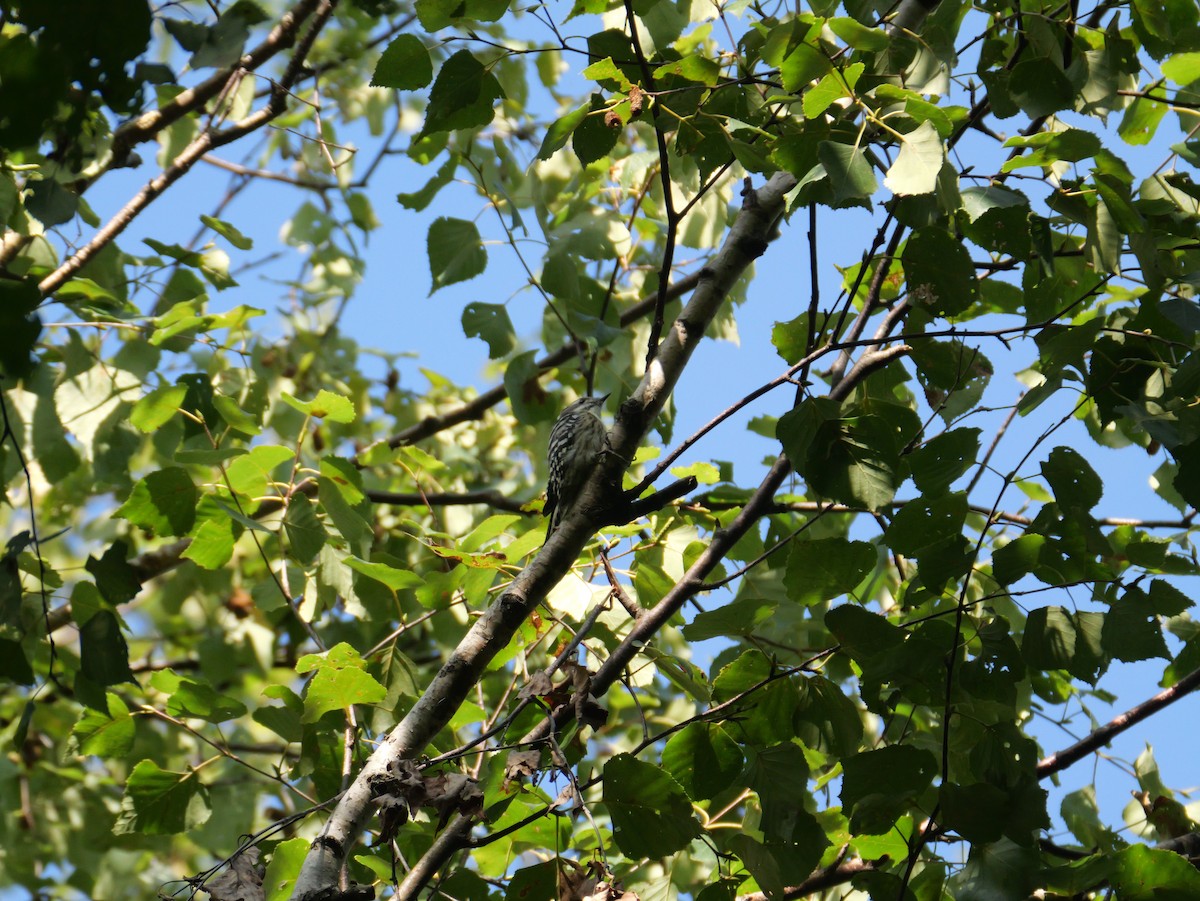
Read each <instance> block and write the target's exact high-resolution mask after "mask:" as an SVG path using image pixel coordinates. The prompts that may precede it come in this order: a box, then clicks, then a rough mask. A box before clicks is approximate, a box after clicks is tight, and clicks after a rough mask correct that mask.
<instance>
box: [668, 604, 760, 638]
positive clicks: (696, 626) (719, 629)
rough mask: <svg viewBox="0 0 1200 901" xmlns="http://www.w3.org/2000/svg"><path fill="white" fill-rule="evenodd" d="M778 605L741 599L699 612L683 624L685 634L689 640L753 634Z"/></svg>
mask: <svg viewBox="0 0 1200 901" xmlns="http://www.w3.org/2000/svg"><path fill="white" fill-rule="evenodd" d="M778 607H779V603H778V602H777V601H772V600H767V599H765V598H741V599H738V600H735V601H733V602H731V603H729V604H725V605H724V606H722V607H718V608H717V609H716V610H706V611H704V612H703V613H698V614H696V618H695V619H694V620H692V621H691V622H690V623H688V624H687V625H686V626H684V627H683V635H684V637H685V638H687V640H688V641H706V640H707V639H709V638H716V637H718V636H722V635H725V636H734V635H753V634H754V632H755V631H757V629H758V628H759V626H761V625H762V624H763V623H765V622H768V621H769V620H770V619H771V617H772V616H774V615H775V611H776V610H777V609H778Z"/></svg>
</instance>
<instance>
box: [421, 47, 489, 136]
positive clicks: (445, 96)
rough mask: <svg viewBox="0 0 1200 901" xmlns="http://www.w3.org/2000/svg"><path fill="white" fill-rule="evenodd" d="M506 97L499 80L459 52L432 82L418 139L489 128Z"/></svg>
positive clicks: (468, 54) (445, 64)
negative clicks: (482, 127)
mask: <svg viewBox="0 0 1200 901" xmlns="http://www.w3.org/2000/svg"><path fill="white" fill-rule="evenodd" d="M503 96H504V91H503V90H502V89H501V87H500V82H498V81H497V80H496V76H495V75H493V74H492V73H491V72H490V71H488V70H487V69H485V68H484V66H483V64H482V63H480V62H479V60H477V59H476V58H475V57H474V56H472V55H471V52H470V51H469V50H459V51H458V52H457V53H455V54H454V55H453V56H451V57H450V58H449V59H448V60H446V62H444V63H443V64H442V68H441V70H440V71H439V72H438V74H437V78H436V79H435V80H434V82H433V88H432V89H431V90H430V92H429V105H428V106H427V107H426V108H425V125H424V126H423V127H422V129H421V132H420V135H419V137H425V136H427V135H432V134H437V133H438V132H444V131H454V130H455V129H459V128H478V127H480V126H483V125H487V124H488V123H490V122H491V121H492V119H493V118H494V117H495V110H494V109H493V105H494V104H495V102H496V101H497V100H499V99H500V98H501V97H503Z"/></svg>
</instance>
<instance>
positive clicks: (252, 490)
mask: <svg viewBox="0 0 1200 901" xmlns="http://www.w3.org/2000/svg"><path fill="white" fill-rule="evenodd" d="M295 457H296V455H295V452H294V451H292V450H291V449H290V448H287V447H281V446H279V445H277V444H263V445H259V446H258V447H256V448H254V449H253V450H251V451H250V453H248V454H244V455H243V456H240V457H238V458H237V459H236V460H234V461H232V462H231V463H230V464H229V465H228V466H227V467H226V468H225V476H226V478H227V479H228V480H229V487H230V488H232V489H233V490H234V491H236V492H237V493H238V494H244V495H246V496H247V497H249V498H250V499H252V500H257V499H259V498H261V497H263V496H264V495H266V493H267V485H268V483H269V482H270V481H273V473H274V471H275V469H276V468H277V467H279V466H280V465H281V464H283V463H284V462H287V461H290V460H294V459H295ZM285 478H286V476H285Z"/></svg>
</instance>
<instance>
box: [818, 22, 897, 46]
mask: <svg viewBox="0 0 1200 901" xmlns="http://www.w3.org/2000/svg"><path fill="white" fill-rule="evenodd" d="M826 24H827V25H828V26H829V30H830V31H832V32H833V33H834V34H836V35H837V36H838V37H839V38H841V39H842V40H843V41H845V42H846V43H847V44H849V45H850V46H851V47H853V48H854V49H855V50H867V51H871V52H874V51H878V50H886V49H887V48H888V47H889V46H891V43H892V39H891V38H890V37H888V35H887V33H886V32H885V31H883V29H881V28H868V27H867V26H866V25H863V24H862V23H861V22H859V21H858V20H857V19H852V18H850V17H849V16H835V17H834V18H832V19H830V20H829V21H828V22H827V23H826Z"/></svg>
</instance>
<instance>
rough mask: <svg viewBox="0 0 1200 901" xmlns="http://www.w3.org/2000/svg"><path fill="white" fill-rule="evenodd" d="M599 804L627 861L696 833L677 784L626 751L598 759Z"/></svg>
mask: <svg viewBox="0 0 1200 901" xmlns="http://www.w3.org/2000/svg"><path fill="white" fill-rule="evenodd" d="M604 804H605V806H606V807H607V808H608V812H609V815H610V816H611V817H612V823H613V838H614V839H615V841H616V843H617V847H618V848H620V849H621V853H623V854H624V855H625V856H626V857H629V858H631V859H633V860H638V859H640V858H643V857H650V858H658V857H666V856H667V855H668V854H674V853H675V852H676V851H681V850H683V849H684V848H686V847H687V846H688V845H689V844H690V843H691V841H692V839H694V838H696V837H697V836H699V835H700V824H699V823H698V822H696V818H695V816H693V815H692V805H691V802H690V801H689V800H688V796H687V794H686V793H685V792H684V790H683V788H682V787H680V785H679V783H678V782H676V781H675V780H674V779H672V778H671V777H670V776H668V775H667V774H666V773H665V772H663V770H661V769H659V768H658V767H656V766H653V765H652V764H649V763H645V762H643V761H641V760H638V759H637V758H636V757H634V756H633V755H632V754H617V755H616V756H614V757H611V758H610V759H609V760H608V761H607V762H606V763H605V764H604Z"/></svg>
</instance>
